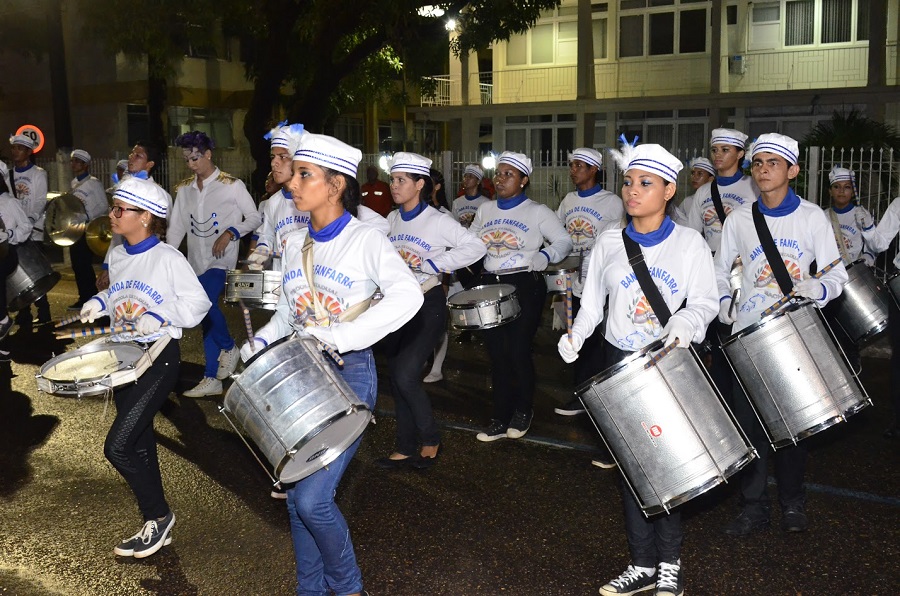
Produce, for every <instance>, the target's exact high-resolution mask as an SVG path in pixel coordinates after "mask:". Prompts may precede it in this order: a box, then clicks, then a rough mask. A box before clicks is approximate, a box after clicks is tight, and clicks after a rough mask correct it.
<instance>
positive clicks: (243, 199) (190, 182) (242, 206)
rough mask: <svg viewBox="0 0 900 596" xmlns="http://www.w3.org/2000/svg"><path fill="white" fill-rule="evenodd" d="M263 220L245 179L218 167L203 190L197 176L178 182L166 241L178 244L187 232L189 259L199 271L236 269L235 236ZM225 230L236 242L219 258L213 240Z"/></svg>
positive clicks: (236, 246)
mask: <svg viewBox="0 0 900 596" xmlns="http://www.w3.org/2000/svg"><path fill="white" fill-rule="evenodd" d="M261 221H262V218H261V217H260V215H259V212H258V211H257V210H256V205H255V204H254V203H253V199H252V198H251V197H250V193H248V192H247V187H246V186H244V183H243V182H242V181H241V180H240V179H238V178H235V177H234V176H232V175H230V174H226V173H225V172H220V171H219V168H216V169H215V171H213V173H212V174H210V176H209V178H207V179H206V180H204V181H203V190H200V187H199V186H198V185H197V177H196V176H194V177H193V178H188V179H187V180H185V181H184V182H182V183H181V184H179V185H178V188H177V189H176V194H175V205H174V206H173V207H172V214H171V215H170V216H169V229H168V232H167V233H166V242H168V243H169V244H171V245H172V246H174V247H175V248H178V246H179V245H180V244H181V241H182V240H183V239H184V237H185V234H187V255H188V262H189V263H190V264H191V267H193V268H194V271H195V272H196V273H197V275H201V274H203V273H204V272H206V271H208V270H210V269H225V270H228V269H234V266H235V265H236V264H237V258H238V246H239V245H238V242H236V240H237V239H238V238H241V237H242V236H244V235H246V234H250V233H252V232H253V231H255V230H256V229H257V228H258V227H259V224H260V222H261ZM226 230H231V231H232V233H233V234H234V235H235V237H234V240H235V242H230V243H229V244H228V247H227V248H226V249H225V254H224V255H222V257H221V258H216V257H214V256H213V252H212V249H213V244H215V242H216V240H218V239H219V238H220V236H221V235H222V234H224V233H225V231H226Z"/></svg>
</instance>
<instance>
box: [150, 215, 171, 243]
mask: <svg viewBox="0 0 900 596" xmlns="http://www.w3.org/2000/svg"><path fill="white" fill-rule="evenodd" d="M147 229H148V230H150V233H151V234H154V235H156V236H159V239H160V240H162V241H163V242H165V241H166V230H167V229H168V226H167V225H166V220H165V219H163V218H162V217H159V216H158V215H154V214H152V213H151V214H150V225H149V226H147Z"/></svg>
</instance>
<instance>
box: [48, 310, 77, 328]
mask: <svg viewBox="0 0 900 596" xmlns="http://www.w3.org/2000/svg"><path fill="white" fill-rule="evenodd" d="M80 320H81V313H79V314H77V315H71V316H68V317H66V318H65V319H62V320H61V321H57V322H56V325H54V327H55V328H56V329H59V328H60V327H65V326H66V325H71V324H72V323H75V322H78V321H80Z"/></svg>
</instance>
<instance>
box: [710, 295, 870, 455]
mask: <svg viewBox="0 0 900 596" xmlns="http://www.w3.org/2000/svg"><path fill="white" fill-rule="evenodd" d="M722 348H723V349H724V351H725V355H726V356H727V357H728V361H729V362H730V363H731V366H732V368H733V369H734V370H735V372H736V373H737V375H738V379H739V380H740V382H741V385H742V386H743V387H744V391H745V392H746V393H747V396H748V397H749V398H750V403H751V404H752V405H753V407H754V410H756V414H757V416H758V417H759V421H760V422H761V423H762V426H763V428H764V429H765V430H766V434H767V435H768V437H769V442H770V443H771V444H772V447H774V448H775V449H778V448H779V447H784V446H787V445H793V444H795V443H797V441H799V440H800V439H804V438H806V437H809V436H811V435H814V434H815V433H817V432H819V431H822V430H825V429H826V428H828V427H830V426H832V425H834V424H837V423H838V422H842V421H843V420H846V418H847V417H848V416H851V415H853V414H855V413H856V412H858V411H859V410H861V409H862V408H864V407H865V406H867V405H870V404H871V403H872V402H871V401H870V400H869V397H868V395H867V394H866V391H865V389H864V388H863V386H862V385H861V384H860V383H859V380H858V379H857V378H856V377H854V376H853V374H852V373H851V372H850V365H849V363H848V362H847V358H846V356H845V355H844V353H843V352H842V351H841V350H840V348H839V347H838V345H837V342H836V341H835V339H834V336H833V335H832V334H831V330H830V329H828V327H827V324H826V322H825V319H824V317H823V316H822V313H821V312H820V311H819V309H818V308H816V307H815V305H814V304H813V303H812V302H809V301H804V302H801V303H795V304H791V305H789V306H787V307H785V308H784V309H782V310H780V311H778V312H776V313H774V314H772V315H769V316H767V317H765V318H763V319H762V320H761V321H760V322H758V323H756V324H755V325H752V326H750V327H747V328H746V329H743V330H741V331H739V332H738V333H736V334H734V335H732V336H731V337H729V338H728V339H727V340H725V342H724V343H723V344H722Z"/></svg>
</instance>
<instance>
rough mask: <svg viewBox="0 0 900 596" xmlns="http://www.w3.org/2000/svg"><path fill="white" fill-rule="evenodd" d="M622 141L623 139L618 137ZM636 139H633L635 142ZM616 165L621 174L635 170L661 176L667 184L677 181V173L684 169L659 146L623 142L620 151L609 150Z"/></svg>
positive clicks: (678, 160) (679, 161)
mask: <svg viewBox="0 0 900 596" xmlns="http://www.w3.org/2000/svg"><path fill="white" fill-rule="evenodd" d="M620 138H622V139H623V141H624V138H623V137H620ZM636 141H637V139H635V142H636ZM610 154H611V155H612V156H613V157H614V158H615V160H616V164H617V165H618V166H619V169H620V170H622V172H623V173H627V172H628V171H629V170H632V169H637V170H644V171H645V172H650V173H651V174H656V175H658V176H661V177H662V178H663V180H667V181H669V182H677V181H678V172H680V171H681V170H682V168H684V164H683V163H681V160H680V159H678V158H677V157H675V156H674V155H672V154H671V153H669V152H668V151H666V150H665V149H664V148H663V147H662V146H661V145H655V144H652V143H648V144H646V145H634V144H630V143H627V142H623V144H622V147H621V150H619V151H616V150H615V149H611V150H610Z"/></svg>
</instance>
